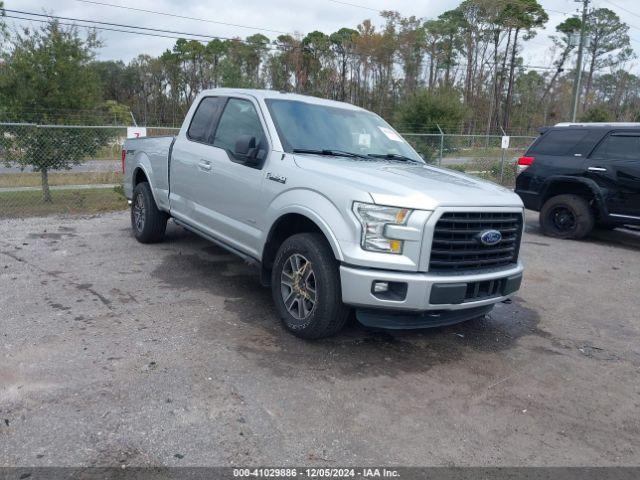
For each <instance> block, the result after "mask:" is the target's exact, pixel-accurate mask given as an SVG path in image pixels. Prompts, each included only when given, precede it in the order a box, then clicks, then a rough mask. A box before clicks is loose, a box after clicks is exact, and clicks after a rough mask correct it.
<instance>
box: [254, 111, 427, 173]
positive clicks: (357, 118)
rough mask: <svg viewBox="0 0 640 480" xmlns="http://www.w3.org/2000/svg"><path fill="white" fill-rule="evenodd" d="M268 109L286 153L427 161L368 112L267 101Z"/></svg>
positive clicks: (386, 125)
mask: <svg viewBox="0 0 640 480" xmlns="http://www.w3.org/2000/svg"><path fill="white" fill-rule="evenodd" d="M266 103H267V107H268V108H269V112H270V113H271V118H272V119H273V122H274V124H275V126H276V129H277V130H278V136H279V137H280V140H281V141H282V146H283V148H284V150H285V151H286V152H289V153H294V152H300V153H302V152H306V153H314V152H322V153H325V152H326V153H325V154H328V153H329V152H336V153H335V156H340V154H339V152H345V153H346V154H345V155H344V156H347V157H351V158H358V157H368V158H371V159H386V160H398V161H415V162H421V163H422V162H423V160H422V159H421V158H420V156H419V155H418V154H417V153H416V152H415V151H414V150H413V149H412V148H411V147H410V146H409V144H408V143H407V142H406V141H405V140H404V139H403V138H402V137H401V136H400V135H398V134H397V133H396V132H395V130H393V129H392V128H391V127H390V126H389V125H388V124H387V123H386V122H385V121H384V120H382V119H381V118H379V117H378V116H377V115H374V114H372V113H369V112H366V111H364V110H351V109H348V108H339V107H332V106H327V105H317V104H313V103H306V102H301V101H297V100H277V99H267V100H266Z"/></svg>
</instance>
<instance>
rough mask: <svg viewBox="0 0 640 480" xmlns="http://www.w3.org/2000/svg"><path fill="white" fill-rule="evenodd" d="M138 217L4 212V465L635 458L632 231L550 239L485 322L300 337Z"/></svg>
mask: <svg viewBox="0 0 640 480" xmlns="http://www.w3.org/2000/svg"><path fill="white" fill-rule="evenodd" d="M128 222H129V219H128V215H127V213H125V212H120V213H114V214H105V215H99V216H93V217H81V218H78V217H67V218H64V217H48V218H32V219H26V220H3V221H0V231H1V232H2V235H1V236H0V292H1V295H0V335H2V341H1V342H0V465H1V466H37V465H41V466H48V465H66V466H93V465H131V466H133V465H150V464H151V465H170V466H175V465H227V466H229V465H247V464H251V465H261V464H262V465H264V464H268V465H281V466H284V465H308V464H314V465H323V466H339V465H407V466H409V465H638V464H640V408H639V407H640V381H639V380H640V342H639V339H640V315H639V313H638V312H639V311H640V308H639V307H640V301H639V298H638V291H639V290H640V275H639V273H640V262H639V258H640V257H639V252H640V236H639V235H638V234H637V233H633V232H630V231H622V230H618V231H614V232H606V233H604V232H603V233H597V234H596V235H595V236H594V237H593V238H591V239H589V240H587V241H583V242H572V241H558V240H554V239H550V238H547V237H543V236H541V235H540V234H539V232H538V230H537V219H536V216H535V214H529V215H528V219H527V232H526V234H525V238H524V243H523V248H522V257H523V260H524V261H525V263H526V272H525V281H524V283H523V287H522V290H521V291H520V293H519V296H518V297H517V298H516V299H515V300H514V301H513V302H512V303H511V304H500V305H499V306H498V307H497V308H496V309H495V310H494V311H493V312H492V313H491V314H490V315H489V316H487V317H486V318H484V319H477V320H473V321H470V322H467V323H464V324H461V325H457V326H453V327H448V328H439V329H433V330H428V331H419V332H403V333H384V332H374V331H367V330H365V329H363V328H362V327H360V326H358V325H357V324H355V323H354V324H352V325H350V326H349V327H348V328H347V329H346V330H345V331H344V332H343V333H342V334H340V335H338V336H336V337H334V338H331V339H327V340H323V341H319V342H315V343H308V342H304V341H301V340H299V339H296V338H294V337H292V336H291V335H289V334H288V333H286V332H285V331H284V330H283V329H282V328H281V327H280V326H279V324H278V321H277V319H276V316H275V312H274V308H273V306H272V304H271V299H270V293H269V291H268V290H266V289H264V288H262V287H260V285H259V283H258V279H257V276H256V275H255V272H254V270H253V269H252V268H251V267H249V266H247V265H244V264H243V263H242V262H241V261H239V260H237V259H236V258H235V257H233V256H231V255H230V254H228V253H226V252H225V251H223V250H221V249H219V248H217V247H215V246H212V245H211V244H208V243H207V242H205V241H203V240H201V239H199V238H197V237H196V236H194V235H192V234H190V233H188V232H186V231H184V230H182V229H180V228H178V227H176V226H175V225H173V224H171V225H170V228H169V230H168V238H167V240H166V242H164V243H162V244H158V245H153V246H146V245H141V244H138V243H137V242H136V241H135V240H134V239H133V238H132V236H131V234H130V230H129V225H128Z"/></svg>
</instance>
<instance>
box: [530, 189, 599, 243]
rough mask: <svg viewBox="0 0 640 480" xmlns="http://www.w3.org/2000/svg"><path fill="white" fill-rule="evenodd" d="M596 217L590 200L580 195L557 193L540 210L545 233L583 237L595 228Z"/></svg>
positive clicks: (541, 224)
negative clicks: (590, 205)
mask: <svg viewBox="0 0 640 480" xmlns="http://www.w3.org/2000/svg"><path fill="white" fill-rule="evenodd" d="M593 226H594V217H593V213H592V212H591V208H590V207H589V202H588V201H587V200H586V199H585V198H584V197H580V196H578V195H557V196H555V197H551V198H550V199H549V200H547V201H546V202H545V203H544V205H543V206H542V209H541V210H540V227H541V228H542V232H543V233H544V234H545V235H549V236H550V237H557V238H573V239H578V238H583V237H585V236H586V235H588V234H589V232H591V230H593Z"/></svg>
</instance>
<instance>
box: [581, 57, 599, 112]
mask: <svg viewBox="0 0 640 480" xmlns="http://www.w3.org/2000/svg"><path fill="white" fill-rule="evenodd" d="M595 52H596V50H593V51H592V53H591V63H590V65H589V76H588V77H587V83H586V85H585V87H584V100H583V102H582V111H583V112H584V111H586V110H587V103H588V102H589V92H590V91H591V84H592V82H593V70H594V69H595V67H596V56H595Z"/></svg>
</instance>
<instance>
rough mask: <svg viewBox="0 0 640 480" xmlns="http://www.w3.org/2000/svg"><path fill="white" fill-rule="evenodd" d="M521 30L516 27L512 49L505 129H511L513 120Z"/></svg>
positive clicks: (505, 108)
mask: <svg viewBox="0 0 640 480" xmlns="http://www.w3.org/2000/svg"><path fill="white" fill-rule="evenodd" d="M519 32H520V29H519V28H516V31H515V32H514V35H513V47H512V50H511V65H510V66H509V84H508V86H507V99H506V100H505V102H504V103H505V105H504V126H503V128H504V130H505V131H506V130H508V129H509V122H510V121H511V119H510V116H511V102H512V99H513V80H514V73H515V68H516V53H517V49H518V33H519Z"/></svg>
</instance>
